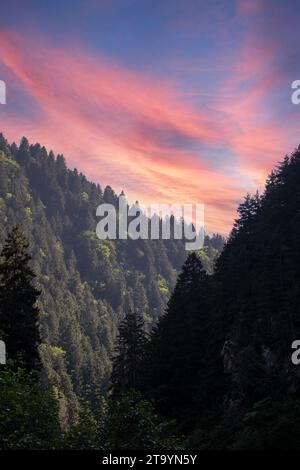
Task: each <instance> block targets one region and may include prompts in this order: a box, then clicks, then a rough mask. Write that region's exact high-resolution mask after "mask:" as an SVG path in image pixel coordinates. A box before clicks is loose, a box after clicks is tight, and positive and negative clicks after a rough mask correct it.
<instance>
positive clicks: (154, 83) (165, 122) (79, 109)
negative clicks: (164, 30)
mask: <svg viewBox="0 0 300 470" xmlns="http://www.w3.org/2000/svg"><path fill="white" fill-rule="evenodd" d="M262 5H263V3H261V2H259V1H257V2H255V8H254V4H253V3H252V4H251V5H250V3H249V4H248V2H238V3H237V4H236V15H237V16H236V17H234V18H233V19H230V24H229V25H227V26H226V23H224V26H223V28H222V29H221V30H220V33H219V34H220V38H219V39H220V41H221V40H222V39H223V38H224V44H223V45H222V48H223V49H222V51H223V54H222V55H221V56H220V60H219V61H218V63H216V62H215V56H216V51H214V55H213V57H214V60H213V62H212V61H210V60H209V58H208V59H206V60H205V61H204V62H203V61H201V60H200V59H199V61H198V62H196V63H193V62H192V61H190V60H185V61H181V60H180V59H179V60H178V62H174V61H172V60H170V62H169V67H170V65H171V66H173V69H174V70H175V69H176V70H177V72H178V74H177V73H176V72H175V73H174V76H172V77H171V78H170V76H167V75H165V76H164V74H159V78H158V76H155V73H154V74H151V75H150V74H149V73H145V72H144V73H142V72H140V71H137V70H136V69H134V68H132V67H129V66H127V67H126V66H124V64H123V65H122V66H121V65H120V64H119V65H117V63H116V60H111V59H108V58H107V56H104V55H103V54H101V53H99V52H97V53H95V51H93V52H91V49H88V48H87V47H83V45H82V43H81V42H80V41H79V40H76V41H74V39H73V38H72V37H70V38H69V39H68V41H66V42H65V43H64V44H63V45H62V46H61V47H58V46H57V44H54V43H53V42H52V41H51V40H49V38H46V37H45V36H41V35H39V34H37V33H32V32H31V33H30V34H25V33H24V32H21V33H16V32H13V30H11V29H6V30H5V29H2V30H1V32H0V67H1V69H0V70H2V71H3V73H4V75H7V76H9V79H10V80H9V82H10V83H11V85H12V88H13V90H11V91H13V92H15V94H14V96H13V94H11V98H12V99H11V100H8V104H7V105H6V107H5V109H4V108H1V110H0V112H1V116H3V118H4V119H2V122H1V130H3V131H4V132H5V134H6V135H7V136H8V137H9V139H10V140H16V139H19V138H20V137H21V136H22V135H26V136H27V137H28V138H29V139H30V140H31V141H33V142H35V141H39V142H40V143H42V144H44V145H46V146H47V147H49V148H52V149H53V150H54V151H55V152H60V153H61V152H63V153H64V154H65V155H66V157H67V160H68V163H69V164H70V165H72V166H76V167H78V168H79V169H80V170H81V171H83V172H84V173H86V174H87V176H88V177H89V178H92V179H93V180H94V181H98V182H100V183H101V184H111V185H112V186H113V187H115V188H116V190H118V191H120V190H121V189H123V188H124V189H125V190H126V193H127V194H128V196H129V198H131V199H140V200H142V201H143V202H145V203H147V202H152V201H159V202H177V201H180V202H183V203H184V202H204V203H205V205H206V224H207V228H208V229H209V230H214V231H216V230H219V231H221V232H223V233H226V232H227V231H228V230H229V229H230V226H231V223H232V220H233V218H234V214H235V209H236V205H237V203H238V201H239V200H240V199H241V198H242V196H243V194H244V193H245V192H246V191H247V190H255V189H256V186H257V185H262V183H263V180H264V178H265V176H266V175H267V173H268V172H269V170H270V169H271V167H272V166H273V165H274V163H275V162H276V161H277V160H278V159H280V158H281V157H282V155H283V154H284V153H286V152H288V151H289V150H291V149H292V147H293V145H294V142H295V143H296V139H297V129H296V126H295V124H293V122H292V119H293V117H294V114H293V113H295V110H293V113H290V114H289V113H287V114H286V119H287V122H288V123H289V126H282V122H281V118H280V110H281V109H282V107H281V105H280V106H278V103H277V102H276V99H277V98H278V96H280V95H281V94H282V90H285V89H286V86H287V85H288V80H289V73H290V71H291V70H294V61H293V60H292V59H291V60H290V62H289V61H288V63H289V67H290V68H288V70H287V69H286V68H284V67H283V64H282V63H281V62H280V60H279V59H280V58H282V57H283V56H284V57H285V63H286V61H287V59H286V57H287V54H286V52H287V50H286V48H285V47H286V46H284V45H283V44H281V43H280V42H278V40H277V37H276V34H274V31H273V28H274V24H276V27H278V24H280V25H281V28H282V31H285V28H286V24H287V23H288V20H287V18H284V17H283V16H282V15H281V13H278V12H277V13H276V16H275V18H276V20H278V21H277V22H275V23H274V22H273V23H272V24H268V25H267V26H266V28H265V32H264V33H262V31H261V30H262V23H261V20H259V21H258V22H256V20H255V22H254V23H253V25H252V26H251V28H249V24H248V23H247V22H248V19H247V18H248V16H249V15H250V16H251V15H253V17H255V18H256V15H257V14H258V13H259V11H260V9H261V8H263V6H262ZM180 8H182V7H180ZM193 11H194V10H193ZM213 11H217V10H216V9H215V10H213ZM196 14H197V8H196V9H195V14H193V15H187V17H188V19H189V21H194V19H195V18H194V17H195V16H196ZM227 16H228V17H229V18H231V16H230V15H227ZM278 16H281V20H280V21H279V19H278ZM187 17H186V18H187ZM211 17H212V15H210V16H209V18H211ZM175 20H176V21H175ZM179 20H180V19H178V21H177V19H176V18H173V19H172V21H171V24H170V25H169V28H170V30H174V28H175V29H176V28H178V27H181V26H180V24H181V23H180V21H179ZM184 21H185V20H184ZM244 21H245V22H246V23H247V28H246V33H245V34H244V37H243V42H242V43H241V44H239V46H238V47H237V48H236V50H235V51H234V53H231V51H230V41H229V40H228V37H227V35H228V34H229V29H230V28H231V27H233V26H234V22H238V23H239V24H240V23H243V22H244ZM178 22H179V23H178ZM278 22H279V23H278ZM219 23H220V24H221V23H222V12H220V11H219V10H218V24H219ZM178 24H179V26H178ZM211 28H212V25H211V26H210V27H209V28H204V30H205V34H208V33H209V32H210V31H211ZM185 29H186V28H184V31H185ZM192 36H194V34H193V35H192ZM221 42H222V41H221ZM174 64H175V65H174ZM168 70H170V68H169V69H168ZM274 70H275V71H276V74H275V75H274ZM186 74H188V77H189V79H188V80H187V75H186ZM182 75H184V77H185V80H187V81H186V82H185V83H183V82H182ZM191 75H192V79H190V77H191ZM197 77H198V78H199V80H198V82H197ZM211 77H214V78H215V82H214V85H215V87H212V86H211V84H210V79H211ZM4 78H5V77H4ZM293 78H294V77H293ZM190 80H191V82H190ZM286 91H287V101H288V90H287V89H286ZM284 98H285V97H284ZM274 100H275V101H274ZM22 102H23V103H26V105H22ZM272 106H274V110H275V109H276V111H278V114H276V113H275V111H273V112H272V108H271V111H270V107H272ZM285 112H286V110H285Z"/></svg>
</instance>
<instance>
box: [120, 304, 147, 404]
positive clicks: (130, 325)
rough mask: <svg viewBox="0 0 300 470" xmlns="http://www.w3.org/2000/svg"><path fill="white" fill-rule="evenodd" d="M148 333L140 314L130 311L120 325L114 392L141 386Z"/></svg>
mask: <svg viewBox="0 0 300 470" xmlns="http://www.w3.org/2000/svg"><path fill="white" fill-rule="evenodd" d="M146 343H147V335H146V333H145V331H144V321H143V319H142V317H141V315H140V314H138V313H134V312H132V311H129V312H128V313H127V314H126V316H125V318H124V320H123V321H122V322H121V324H120V327H119V334H118V338H117V347H116V353H117V354H116V356H115V358H114V360H113V371H112V376H111V382H112V389H113V394H114V395H115V396H118V395H120V394H122V393H124V392H126V391H128V390H130V389H137V388H139V386H140V367H141V363H142V359H143V357H144V354H145V346H146Z"/></svg>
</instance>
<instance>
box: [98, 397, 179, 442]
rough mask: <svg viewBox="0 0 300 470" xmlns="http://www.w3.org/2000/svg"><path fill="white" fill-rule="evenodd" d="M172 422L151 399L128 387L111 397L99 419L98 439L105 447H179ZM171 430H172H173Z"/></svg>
mask: <svg viewBox="0 0 300 470" xmlns="http://www.w3.org/2000/svg"><path fill="white" fill-rule="evenodd" d="M172 428H174V426H173V423H170V422H167V421H165V420H163V419H162V418H161V417H160V416H159V415H158V414H157V413H156V411H155V409H154V406H153V405H152V403H151V402H149V401H147V400H144V399H142V397H141V395H140V394H139V393H137V392H135V391H130V392H128V393H127V394H126V395H123V396H122V397H120V399H119V400H111V401H109V403H108V409H107V412H106V415H105V419H104V420H103V422H102V432H101V442H102V448H103V449H105V450H115V449H118V450H122V449H129V450H154V449H155V450H172V449H174V450H175V449H182V441H181V440H180V439H179V438H177V437H175V436H174V435H173V433H172ZM173 432H174V431H173Z"/></svg>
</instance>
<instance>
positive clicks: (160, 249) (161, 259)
mask: <svg viewBox="0 0 300 470" xmlns="http://www.w3.org/2000/svg"><path fill="white" fill-rule="evenodd" d="M117 199H118V198H117V196H116V194H115V193H114V191H113V190H112V189H111V188H110V187H106V188H105V190H104V191H102V189H101V187H100V186H99V185H96V184H94V183H91V182H89V181H87V179H86V178H85V176H84V175H83V174H81V173H78V172H77V170H74V171H71V170H69V169H68V168H67V167H66V163H65V160H64V158H63V156H61V155H58V156H57V157H55V156H54V155H53V153H52V152H50V153H48V152H47V151H46V149H45V148H44V147H41V146H40V145H39V144H35V145H29V143H28V141H27V140H26V139H25V138H24V139H23V140H22V142H21V145H20V147H17V146H16V145H15V144H12V145H8V143H7V142H6V140H5V139H4V137H3V136H2V135H0V217H1V225H0V246H2V245H3V243H4V240H5V237H6V234H7V232H8V231H9V230H10V229H11V228H12V227H13V226H14V225H15V224H17V223H18V224H21V225H22V228H23V230H24V231H25V233H26V235H27V237H28V239H29V242H30V253H31V255H32V257H33V268H34V270H35V272H36V273H37V285H38V287H39V288H40V289H41V291H42V295H41V297H40V301H39V307H40V313H41V333H42V338H43V344H42V347H41V355H42V360H43V364H44V374H45V380H47V381H50V383H52V384H54V385H55V386H56V387H57V389H58V390H59V392H60V393H62V394H63V395H62V400H61V402H62V404H63V403H66V404H68V406H67V405H66V407H65V416H64V419H65V420H66V421H68V420H69V419H72V415H73V414H74V413H76V408H77V404H78V400H89V401H94V400H95V399H96V398H97V396H98V395H99V394H101V393H102V392H103V391H104V390H106V388H107V386H108V380H109V375H110V371H111V354H112V347H113V343H114V338H115V334H116V329H117V325H118V323H119V321H120V319H121V318H123V316H124V313H125V312H126V311H127V310H128V309H132V310H135V311H139V312H141V313H142V314H143V316H144V319H145V320H146V324H148V326H149V328H150V327H151V326H152V325H153V323H155V322H156V321H157V319H158V318H159V317H160V316H161V314H162V312H163V310H164V308H165V306H166V302H167V300H168V298H169V295H170V293H171V292H172V289H173V287H174V283H175V280H176V276H177V273H178V270H179V268H180V267H181V265H182V264H183V262H184V260H185V258H186V251H185V249H184V245H183V242H182V241H180V240H158V241H148V240H138V241H131V240H116V241H101V240H99V239H98V238H97V237H96V233H95V228H96V224H97V221H98V220H97V219H96V207H97V206H98V205H99V204H100V203H101V202H109V203H113V204H116V203H117ZM222 244H223V240H222V238H221V237H219V236H216V237H213V238H212V239H209V238H208V237H207V238H206V246H205V247H204V248H203V249H202V250H201V252H200V253H201V256H202V258H203V262H204V264H205V266H206V268H207V270H208V271H212V268H213V264H214V260H215V258H216V256H217V254H218V252H219V250H220V249H221V248H222ZM87 385H88V386H87ZM70 404H71V406H69V405H70ZM62 408H63V407H62Z"/></svg>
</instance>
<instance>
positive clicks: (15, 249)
mask: <svg viewBox="0 0 300 470" xmlns="http://www.w3.org/2000/svg"><path fill="white" fill-rule="evenodd" d="M27 248H28V244H27V242H26V238H25V236H24V234H23V232H22V231H21V229H20V227H18V226H16V227H15V228H14V229H13V230H12V231H11V233H10V234H9V235H8V237H7V239H6V242H5V245H4V247H3V249H2V252H1V258H0V330H1V331H2V332H3V337H4V340H5V343H6V348H7V355H8V359H11V360H12V361H13V362H14V365H15V366H21V367H24V368H25V369H27V370H37V369H39V367H40V360H39V353H38V346H39V343H40V335H39V321H38V318H39V311H38V308H37V307H36V306H35V304H36V301H37V298H38V296H39V294H40V292H39V291H38V290H37V289H36V288H35V287H34V286H33V280H34V278H35V274H34V272H33V271H32V269H31V268H30V266H29V262H30V259H31V258H30V256H29V255H28V253H27Z"/></svg>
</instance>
